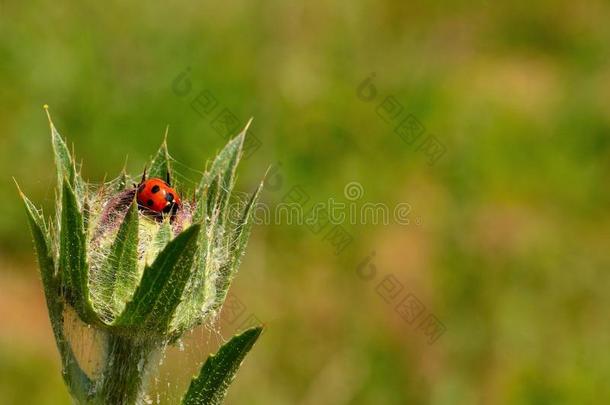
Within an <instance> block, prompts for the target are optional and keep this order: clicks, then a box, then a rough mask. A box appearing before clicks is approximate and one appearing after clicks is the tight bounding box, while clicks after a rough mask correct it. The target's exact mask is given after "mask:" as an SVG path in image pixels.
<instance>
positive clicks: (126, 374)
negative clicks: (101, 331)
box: [99, 335, 156, 405]
mask: <svg viewBox="0 0 610 405" xmlns="http://www.w3.org/2000/svg"><path fill="white" fill-rule="evenodd" d="M155 346H156V345H154V344H153V343H152V342H150V341H142V340H135V339H132V338H126V337H122V336H116V335H110V336H109V338H108V355H107V360H106V367H105V370H104V375H103V381H102V385H101V389H100V394H99V398H100V400H101V403H104V404H114V405H132V404H136V403H137V402H138V400H139V399H141V397H142V395H143V391H144V389H145V388H146V387H145V385H146V374H147V373H146V371H147V369H148V365H149V362H150V359H151V357H152V354H153V352H154V350H155Z"/></svg>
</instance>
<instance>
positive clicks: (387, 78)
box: [0, 0, 610, 405]
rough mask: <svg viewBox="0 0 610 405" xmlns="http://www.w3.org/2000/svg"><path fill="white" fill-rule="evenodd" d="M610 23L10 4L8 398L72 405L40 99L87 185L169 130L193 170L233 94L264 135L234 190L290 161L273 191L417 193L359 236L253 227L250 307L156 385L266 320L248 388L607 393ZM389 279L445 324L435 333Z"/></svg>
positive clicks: (5, 229)
mask: <svg viewBox="0 0 610 405" xmlns="http://www.w3.org/2000/svg"><path fill="white" fill-rule="evenodd" d="M609 20H610V6H609V5H608V4H607V3H606V2H601V1H587V2H573V1H535V2H533V1H516V2H500V3H499V2H491V1H475V2H444V1H432V2H404V1H398V0H396V1H390V0H381V1H380V0H363V1H321V0H312V1H308V2H294V1H292V2H284V1H278V0H275V1H273V0H268V1H243V0H242V1H230V2H221V3H218V2H203V1H186V0H180V1H175V2H171V5H165V4H164V5H161V4H160V3H155V2H148V3H142V2H134V1H120V2H119V1H110V2H81V1H64V2H57V1H53V2H51V1H27V2H19V1H7V0H2V1H0V103H1V108H0V172H1V173H2V176H0V195H1V196H2V204H1V207H2V212H1V214H0V403H2V404H7V405H12V404H32V403H35V404H41V405H44V404H68V403H69V399H68V396H67V394H66V391H65V388H64V386H63V384H62V381H61V377H60V374H59V363H58V356H57V354H56V350H55V347H54V342H53V340H52V336H51V333H50V325H49V322H48V319H47V316H46V310H45V305H44V299H43V295H42V290H41V285H40V282H39V279H38V274H37V269H36V265H35V262H34V256H33V252H32V246H31V240H30V235H29V230H28V229H27V224H26V218H25V215H24V213H23V208H22V205H21V203H20V201H19V199H18V195H17V192H16V189H15V186H14V184H13V180H12V179H11V177H12V176H14V177H15V178H16V179H18V181H19V183H20V185H21V187H22V188H23V189H24V191H25V192H26V193H27V194H29V195H30V196H31V197H32V199H33V200H34V201H37V202H39V203H40V205H41V206H42V207H44V208H45V210H46V212H49V210H50V207H51V205H52V201H53V198H54V197H53V187H54V176H53V175H54V171H53V168H52V164H53V162H52V152H51V147H50V142H49V130H48V124H47V121H46V117H45V115H44V111H43V109H42V105H43V104H45V103H48V104H49V105H50V107H51V113H52V114H53V117H54V121H55V124H56V125H57V127H58V129H59V131H60V132H61V133H62V134H63V135H64V136H65V137H66V138H67V139H68V141H69V142H71V143H73V144H74V148H75V150H76V154H77V156H78V157H80V158H82V160H83V162H84V166H83V172H84V174H85V176H86V177H87V178H89V179H90V180H91V181H93V182H101V181H102V180H103V178H104V176H106V177H107V178H111V177H113V176H116V175H117V174H118V173H119V172H120V170H121V168H122V167H123V165H124V163H125V158H126V156H127V155H128V156H129V159H128V161H127V169H128V170H129V171H130V172H131V173H133V174H137V173H140V172H141V170H142V167H143V166H144V163H145V162H146V160H147V158H148V157H149V156H150V155H151V154H153V153H154V152H155V150H156V148H157V147H158V145H159V143H160V142H161V140H162V136H163V132H164V129H165V126H166V125H167V124H169V126H170V131H169V146H170V150H171V153H172V155H173V157H174V158H175V159H176V162H177V163H178V164H179V170H180V171H181V175H182V176H184V178H185V179H187V178H188V177H189V176H190V175H191V174H193V173H196V171H197V170H203V168H204V167H205V163H206V161H207V160H208V159H209V158H211V157H212V156H213V155H214V153H215V152H216V151H217V150H218V149H219V148H220V147H221V146H222V145H223V144H224V142H225V139H224V138H223V136H221V134H219V133H218V132H217V131H216V130H215V128H214V125H213V124H212V123H213V119H214V117H215V114H216V113H218V112H220V111H221V110H222V109H225V108H226V109H227V110H228V111H230V112H231V113H232V114H233V115H234V116H235V117H236V118H238V119H239V122H240V123H241V124H243V123H245V122H246V121H247V119H248V118H249V117H251V116H253V117H254V118H255V120H254V124H253V126H252V130H253V133H254V134H255V135H256V137H257V138H258V139H260V141H261V146H260V148H259V149H258V150H257V151H256V152H255V153H253V154H252V156H251V157H249V158H248V159H246V160H245V161H244V162H243V163H242V165H241V166H240V179H239V185H238V189H240V190H242V191H251V190H252V189H253V188H254V187H255V184H256V182H257V181H258V180H259V179H260V178H261V177H262V175H263V173H264V172H265V171H266V170H267V168H268V166H269V165H274V166H273V167H275V168H276V169H277V170H276V171H274V172H273V173H274V174H273V176H272V177H271V178H270V182H269V184H268V187H267V190H266V191H265V193H264V197H263V198H264V200H265V202H266V203H268V204H270V206H273V205H274V204H277V203H278V202H280V201H281V200H282V199H283V197H284V196H285V195H286V194H287V193H289V191H290V190H292V188H293V187H295V186H300V187H302V190H305V191H306V192H307V194H308V195H309V197H310V200H309V202H310V203H311V202H315V201H327V200H328V199H329V198H334V199H335V200H336V201H340V202H341V201H342V202H347V200H346V197H345V195H344V187H345V185H346V184H347V183H349V182H353V181H356V182H358V183H359V184H360V185H362V188H363V190H364V195H363V196H362V198H361V199H360V200H359V203H360V202H381V203H385V204H388V206H390V207H393V206H395V205H396V204H398V203H401V202H406V203H408V204H410V206H411V208H412V209H411V212H410V219H411V222H410V224H409V225H397V224H389V225H372V224H349V223H346V224H345V225H344V228H345V230H346V231H347V232H348V233H349V235H351V236H352V237H353V242H352V243H350V244H349V245H348V246H347V247H346V248H345V249H344V250H343V251H341V252H340V253H339V254H336V250H335V247H334V246H333V245H332V243H331V241H329V240H328V238H325V237H324V234H323V232H321V233H317V234H316V233H315V232H313V231H312V230H311V229H309V228H308V227H306V226H299V225H288V224H286V223H280V224H269V225H260V226H258V227H256V229H255V230H254V233H253V236H252V239H251V243H250V245H249V249H248V252H247V255H246V258H245V262H244V263H243V265H242V267H241V271H240V274H239V276H238V277H237V279H236V281H235V283H234V285H233V287H232V292H233V294H234V295H235V297H238V299H239V302H241V303H242V304H243V307H244V308H245V309H244V311H243V313H242V314H241V315H240V317H237V318H239V319H232V318H231V319H229V320H228V321H227V319H225V321H224V324H223V325H221V326H218V327H217V328H216V330H215V331H212V332H210V331H205V330H202V331H197V332H195V333H193V334H192V335H191V336H190V337H189V338H188V339H187V341H186V342H185V345H186V346H187V348H186V349H185V350H184V351H181V349H180V348H179V349H175V350H171V351H170V352H169V353H168V355H167V361H166V362H165V363H164V365H163V367H162V371H161V373H160V375H159V376H158V377H157V378H155V382H154V384H153V388H152V389H153V391H154V392H159V393H160V395H159V397H158V398H159V400H160V402H161V403H168V404H170V403H176V401H177V398H178V395H179V394H178V393H179V392H180V391H181V390H182V389H184V387H185V386H186V383H187V377H188V376H189V375H190V374H192V373H194V372H195V370H196V368H197V364H198V363H200V362H201V361H203V359H205V357H206V355H207V353H208V352H210V351H214V350H216V348H217V347H218V343H219V342H220V341H221V339H222V337H221V336H225V337H226V336H229V335H230V334H231V333H232V332H234V331H235V330H238V329H240V327H242V326H243V325H244V323H246V322H247V321H248V319H250V320H251V319H254V318H252V317H256V319H259V320H260V321H261V322H264V323H265V325H266V326H267V330H266V332H265V334H264V335H263V337H262V339H261V340H260V341H259V343H258V344H257V346H256V347H255V349H254V351H253V352H252V353H251V355H250V356H249V357H248V358H247V359H246V361H245V363H244V366H243V368H242V369H241V371H240V373H239V375H238V378H237V380H236V382H235V384H234V385H233V386H232V388H231V389H230V391H229V395H228V398H227V403H228V404H266V405H269V404H303V405H308V404H329V405H331V404H332V405H338V404H380V405H383V404H605V403H610V384H608V378H610V350H609V349H608V348H609V347H610V325H609V320H608V318H609V315H610V314H609V312H608V308H609V306H610V298H609V294H608V291H609V289H610V275H609V271H608V270H609V269H610V217H609V208H610V187H609V180H610V137H609V133H610V108H609V106H610V62H609V58H608V55H609V52H610V24H608V21H609ZM373 73H374V76H373V81H372V82H371V83H372V85H373V86H374V90H375V91H376V96H375V97H374V99H373V100H370V101H367V100H368V99H366V98H364V99H363V97H359V93H358V88H359V86H360V85H361V83H362V82H363V80H365V79H366V78H370V77H371V75H372V74H373ZM180 74H186V76H183V77H186V78H187V79H186V80H188V81H189V83H190V86H191V87H190V90H189V91H188V92H187V94H186V95H180V94H182V93H180V92H176V90H175V88H174V87H173V83H174V81H175V79H176V77H177V76H178V75H180ZM201 91H208V92H209V94H211V95H213V97H214V98H215V99H216V100H217V103H218V106H217V109H216V111H214V113H212V114H210V115H208V116H202V115H200V114H198V113H197V112H196V111H194V110H193V108H192V107H191V101H192V99H193V98H194V97H195V96H197V95H198V94H199V93H200V92H201ZM369 95H370V93H369ZM387 97H394V100H396V101H397V102H399V103H400V105H401V106H402V107H403V109H404V111H403V113H404V114H407V113H408V114H413V116H414V117H416V118H417V120H419V122H420V123H421V124H422V125H423V126H424V127H425V131H426V135H428V134H433V135H434V136H435V137H436V139H438V140H439V141H440V142H441V143H442V145H444V147H445V148H446V153H445V155H444V156H443V157H442V158H441V159H439V160H438V161H437V162H436V163H435V164H433V165H430V164H429V160H428V158H427V156H426V155H425V153H423V151H421V150H417V148H416V147H414V146H413V145H408V144H407V143H405V142H404V141H403V140H402V139H401V138H400V137H399V136H398V135H397V134H396V133H395V132H394V128H395V126H396V125H395V124H396V123H395V122H394V123H392V122H386V121H385V120H384V119H383V118H382V117H381V116H380V114H379V113H378V107H379V105H380V104H381V103H382V102H383V101H384V100H385V99H386V98H387ZM241 124H240V125H241ZM183 184H184V188H187V185H188V181H187V180H185V181H184V182H183ZM185 192H186V190H185ZM373 252H374V253H373ZM367 259H371V261H370V262H369V263H368V264H367V266H368V265H372V266H374V267H369V269H371V268H374V269H376V273H375V274H374V276H373V278H372V280H366V279H364V278H362V277H361V276H359V275H358V272H357V270H358V268H359V267H358V266H359V265H361V264H362V263H363V261H365V260H367ZM387 277H393V278H387ZM388 280H392V281H388ZM391 282H399V283H400V285H402V286H403V289H402V290H401V291H400V292H399V293H398V294H397V295H396V299H398V300H400V299H403V298H404V297H406V296H408V294H413V297H417V299H418V300H419V301H420V302H421V303H422V305H424V306H425V308H426V309H425V314H433V315H434V316H435V317H436V319H438V320H439V321H440V322H442V325H444V328H445V332H444V334H442V335H441V336H440V337H439V338H438V339H437V340H436V341H435V342H433V343H432V344H430V338H429V336H427V334H426V332H425V331H424V330H422V329H421V328H419V327H418V321H419V320H418V321H414V322H413V323H408V322H406V321H405V320H403V319H402V318H401V316H400V314H398V313H397V312H396V310H395V305H396V300H395V299H393V298H392V297H388V296H387V295H383V294H380V293H379V291H380V288H381V289H383V288H384V287H387V286H388V285H389V284H388V283H391ZM380 284H381V287H380ZM394 285H397V284H394ZM396 291H397V290H395V292H396ZM386 300H389V302H386ZM247 318H248V319H247ZM420 320H421V319H420ZM166 391H167V392H169V393H165V392H166ZM155 395H156V394H155ZM153 399H154V400H155V401H156V399H157V398H156V397H155V396H153Z"/></svg>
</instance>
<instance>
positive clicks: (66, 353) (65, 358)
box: [19, 191, 91, 399]
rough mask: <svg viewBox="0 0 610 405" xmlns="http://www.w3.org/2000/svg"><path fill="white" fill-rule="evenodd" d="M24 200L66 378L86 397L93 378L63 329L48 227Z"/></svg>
mask: <svg viewBox="0 0 610 405" xmlns="http://www.w3.org/2000/svg"><path fill="white" fill-rule="evenodd" d="M19 193H20V194H21V198H22V199H23V202H24V205H25V209H26V214H27V217H28V223H29V225H30V230H31V231H32V236H33V238H34V248H35V250H36V256H37V257H38V265H39V267H40V275H41V279H42V286H43V290H44V294H45V300H46V302H47V309H48V311H49V319H50V321H51V328H52V330H53V335H54V337H55V342H56V344H57V348H58V350H59V353H60V355H61V360H62V366H63V369H64V372H63V373H62V374H63V376H64V380H65V381H66V383H67V384H68V386H69V387H71V390H72V391H73V392H74V394H75V395H76V396H77V397H81V398H83V399H84V397H85V393H87V392H89V389H90V387H91V381H90V380H89V378H88V377H87V375H86V374H85V372H84V371H83V370H82V369H81V368H80V366H79V364H78V361H77V360H76V357H75V355H74V353H73V351H72V348H71V346H70V343H69V342H68V340H67V339H66V337H65V335H64V332H63V302H62V299H61V295H60V294H61V292H60V288H59V283H58V280H57V277H56V275H55V265H54V264H53V258H52V256H51V251H50V245H49V238H48V235H47V230H46V227H45V223H44V219H43V218H42V216H41V215H40V213H39V212H38V210H37V209H36V207H35V206H34V204H32V202H31V201H30V200H29V199H28V198H27V197H26V196H25V195H24V194H23V193H21V191H19Z"/></svg>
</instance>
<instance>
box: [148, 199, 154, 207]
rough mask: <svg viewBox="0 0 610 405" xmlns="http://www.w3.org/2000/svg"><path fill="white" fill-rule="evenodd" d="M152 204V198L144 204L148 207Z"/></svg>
mask: <svg viewBox="0 0 610 405" xmlns="http://www.w3.org/2000/svg"><path fill="white" fill-rule="evenodd" d="M153 204H154V201H153V200H148V201H146V205H148V206H149V207H152V205H153Z"/></svg>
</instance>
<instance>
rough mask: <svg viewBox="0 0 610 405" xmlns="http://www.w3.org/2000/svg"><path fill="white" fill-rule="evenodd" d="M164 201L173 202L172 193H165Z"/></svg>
mask: <svg viewBox="0 0 610 405" xmlns="http://www.w3.org/2000/svg"><path fill="white" fill-rule="evenodd" d="M165 200H166V201H169V202H172V201H174V195H173V194H172V193H167V194H166V195H165Z"/></svg>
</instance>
